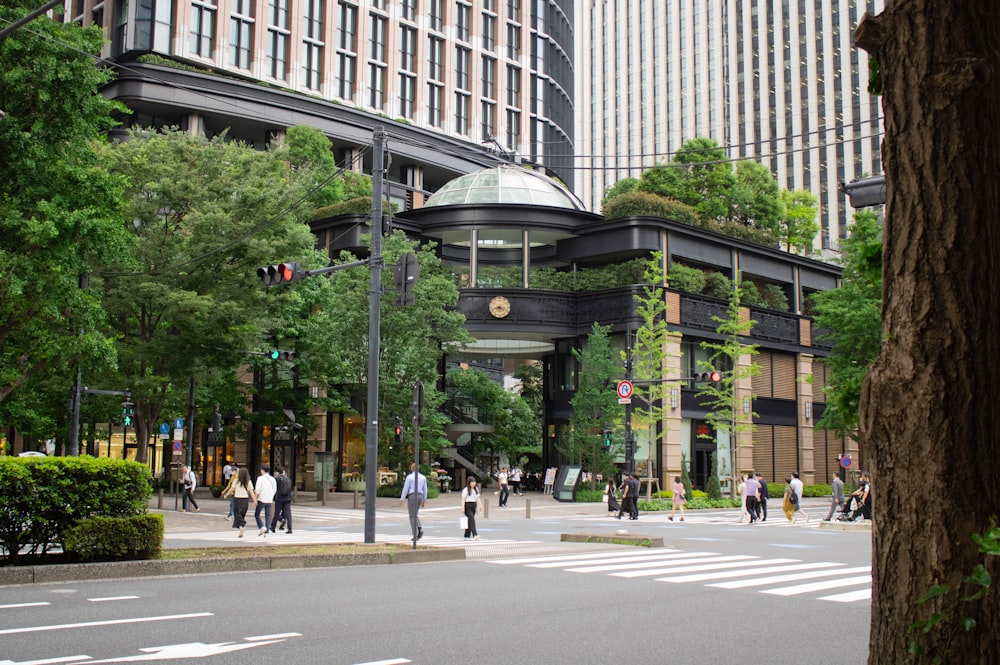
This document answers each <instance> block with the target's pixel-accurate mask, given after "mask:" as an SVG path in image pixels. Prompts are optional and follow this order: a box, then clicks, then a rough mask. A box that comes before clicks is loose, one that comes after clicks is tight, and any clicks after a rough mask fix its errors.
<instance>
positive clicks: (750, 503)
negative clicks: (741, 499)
mask: <svg viewBox="0 0 1000 665" xmlns="http://www.w3.org/2000/svg"><path fill="white" fill-rule="evenodd" d="M746 495H747V514H748V515H750V524H753V523H754V522H756V521H757V519H758V517H757V503H758V501H759V500H760V483H758V482H757V474H755V473H754V472H753V471H751V472H750V473H748V474H747V479H746Z"/></svg>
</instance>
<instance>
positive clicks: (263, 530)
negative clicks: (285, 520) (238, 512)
mask: <svg viewBox="0 0 1000 665" xmlns="http://www.w3.org/2000/svg"><path fill="white" fill-rule="evenodd" d="M254 491H255V492H256V493H257V507H256V508H255V509H254V511H253V517H254V519H255V520H256V521H257V529H259V530H258V531H257V535H258V536H264V537H267V526H268V525H269V524H270V523H271V510H272V509H273V508H274V495H275V494H277V493H278V484H277V483H276V482H274V476H272V475H271V465H270V464H261V465H260V475H259V476H257V484H256V485H254ZM261 510H263V511H264V519H263V520H261V519H260V513H261Z"/></svg>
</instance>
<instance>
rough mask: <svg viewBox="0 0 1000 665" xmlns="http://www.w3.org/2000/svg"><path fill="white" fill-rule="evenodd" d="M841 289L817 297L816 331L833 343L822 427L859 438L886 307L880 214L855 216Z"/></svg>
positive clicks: (845, 244)
mask: <svg viewBox="0 0 1000 665" xmlns="http://www.w3.org/2000/svg"><path fill="white" fill-rule="evenodd" d="M841 249H842V251H843V264H844V273H843V277H842V279H841V284H840V287H839V288H837V289H833V290H830V291H824V292H821V293H816V294H814V296H813V302H814V308H815V311H814V314H813V320H814V323H815V326H816V335H817V336H818V337H819V338H821V339H823V340H824V341H827V342H830V343H832V348H831V349H830V353H829V354H828V355H827V356H826V358H824V359H823V364H824V365H826V366H827V367H828V368H829V369H830V374H829V376H828V378H827V382H826V410H825V411H824V412H823V417H822V418H821V419H820V420H819V421H818V422H817V425H819V426H821V427H824V428H827V429H832V430H835V431H837V432H839V433H841V434H844V435H847V436H850V437H854V438H857V434H858V432H857V429H858V405H859V404H860V400H861V386H862V384H863V382H864V379H865V375H866V374H867V373H868V368H869V367H871V364H872V362H874V361H875V357H876V355H877V354H878V346H879V335H880V332H881V331H880V329H881V321H880V319H879V317H880V310H881V307H882V228H881V227H880V226H879V223H878V218H877V217H876V215H875V213H873V212H870V211H863V212H859V213H857V214H856V215H855V216H854V224H852V225H851V232H850V235H849V236H848V237H847V238H845V239H844V241H843V243H842V245H841Z"/></svg>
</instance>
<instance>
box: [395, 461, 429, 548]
mask: <svg viewBox="0 0 1000 665" xmlns="http://www.w3.org/2000/svg"><path fill="white" fill-rule="evenodd" d="M404 500H405V501H406V508H407V511H408V512H409V513H410V531H412V532H413V535H414V537H415V538H416V539H417V540H420V539H421V538H423V537H424V528H423V525H421V524H420V508H421V507H423V505H424V504H425V503H427V478H426V476H424V474H422V473H420V472H419V471H417V465H416V463H414V462H410V473H409V474H408V475H407V476H406V480H405V481H403V491H402V492H401V493H400V495H399V503H400V505H402V503H403V501H404Z"/></svg>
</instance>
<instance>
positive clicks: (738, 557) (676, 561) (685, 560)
mask: <svg viewBox="0 0 1000 665" xmlns="http://www.w3.org/2000/svg"><path fill="white" fill-rule="evenodd" d="M691 554H692V555H699V556H687V557H677V558H674V557H661V558H659V559H656V560H654V561H637V562H635V563H617V564H611V565H607V566H585V567H583V568H567V569H566V570H569V571H572V572H574V573H604V572H607V571H610V570H628V569H630V568H631V569H633V570H635V569H645V571H646V572H640V573H639V574H640V575H651V574H653V573H652V572H649V570H650V569H652V568H657V567H660V568H662V567H663V566H667V569H666V570H664V571H663V572H664V573H669V572H670V570H671V569H672V568H673V567H675V566H687V565H688V564H692V563H711V564H714V563H715V562H721V561H737V562H739V564H738V565H740V566H742V565H745V562H746V561H748V560H757V559H760V557H756V556H749V555H746V554H733V555H731V556H718V555H711V553H709V552H692V553H691ZM705 555H709V556H705ZM684 570H687V568H684ZM623 577H627V575H623Z"/></svg>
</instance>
